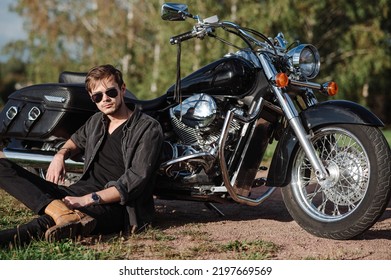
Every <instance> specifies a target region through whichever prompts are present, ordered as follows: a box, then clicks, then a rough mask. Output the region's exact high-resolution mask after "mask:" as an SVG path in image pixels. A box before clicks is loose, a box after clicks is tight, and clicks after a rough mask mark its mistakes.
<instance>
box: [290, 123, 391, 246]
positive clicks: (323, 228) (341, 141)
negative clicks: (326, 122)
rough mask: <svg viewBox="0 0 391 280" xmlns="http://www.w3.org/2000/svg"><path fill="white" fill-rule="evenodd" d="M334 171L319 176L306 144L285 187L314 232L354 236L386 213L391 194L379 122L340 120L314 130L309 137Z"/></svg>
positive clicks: (388, 157) (389, 157) (389, 162)
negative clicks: (346, 122)
mask: <svg viewBox="0 0 391 280" xmlns="http://www.w3.org/2000/svg"><path fill="white" fill-rule="evenodd" d="M311 142H312V144H313V145H314V147H315V150H316V153H317V154H318V156H319V157H320V159H321V160H322V161H323V164H324V165H325V167H326V168H327V170H328V172H329V174H330V176H329V178H328V179H326V180H325V181H324V182H320V183H319V182H318V180H317V179H316V176H315V174H314V170H313V168H312V166H311V164H310V163H309V160H308V158H307V156H306V155H305V153H304V151H303V149H302V148H301V147H299V148H298V149H297V150H296V152H295V154H294V156H293V162H292V165H291V166H292V168H291V174H292V181H291V184H290V185H289V186H287V187H285V188H282V195H283V200H284V203H285V205H286V207H287V209H288V211H289V213H290V214H291V216H292V217H293V218H294V219H295V221H296V222H297V223H298V224H299V225H300V226H301V227H302V228H304V229H305V230H306V231H308V232H310V233H311V234H314V235H316V236H320V237H324V238H331V239H351V238H353V237H356V236H357V235H360V234H361V233H363V232H364V231H366V230H367V229H368V228H370V227H371V226H372V225H373V224H374V223H375V222H376V221H377V220H378V219H379V218H380V216H381V215H382V214H383V212H384V210H385V208H386V207H387V204H388V202H389V199H390V195H391V191H390V188H391V182H390V175H391V151H390V147H389V145H388V143H387V141H386V140H385V138H384V136H383V134H382V132H381V131H380V130H379V129H378V128H376V127H370V126H364V125H345V124H336V125H333V126H325V127H322V128H318V129H316V130H315V131H314V136H313V137H312V139H311Z"/></svg>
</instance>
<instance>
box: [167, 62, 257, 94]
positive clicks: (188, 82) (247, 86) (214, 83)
mask: <svg viewBox="0 0 391 280" xmlns="http://www.w3.org/2000/svg"><path fill="white" fill-rule="evenodd" d="M257 71H259V69H256V68H255V67H254V66H253V65H252V64H251V62H249V61H247V60H245V59H243V58H241V57H237V56H232V57H224V58H222V59H220V60H217V61H215V62H212V63H210V64H208V65H206V66H204V67H202V68H201V69H199V70H197V71H196V72H194V73H192V74H190V75H188V76H186V77H185V78H183V79H182V81H181V88H182V90H181V93H182V95H192V94H194V93H206V94H210V95H225V96H230V97H236V98H242V97H244V96H246V95H247V94H249V92H250V91H251V89H253V88H254V86H255V85H256V77H257ZM174 90H175V85H173V86H171V87H170V88H169V89H168V91H167V94H168V95H169V96H171V95H173V94H174Z"/></svg>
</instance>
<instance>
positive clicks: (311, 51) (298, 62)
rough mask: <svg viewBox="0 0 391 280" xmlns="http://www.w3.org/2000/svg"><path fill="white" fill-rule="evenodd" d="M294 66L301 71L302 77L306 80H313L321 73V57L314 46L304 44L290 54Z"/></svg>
mask: <svg viewBox="0 0 391 280" xmlns="http://www.w3.org/2000/svg"><path fill="white" fill-rule="evenodd" d="M288 56H289V57H290V58H291V61H292V64H293V66H294V67H295V68H296V69H300V73H301V75H303V77H304V78H306V79H313V78H315V77H316V76H317V75H318V73H319V68H320V56H319V52H318V50H317V49H316V48H315V47H314V46H313V45H308V44H302V45H299V46H297V47H296V48H294V49H292V50H290V51H289V52H288Z"/></svg>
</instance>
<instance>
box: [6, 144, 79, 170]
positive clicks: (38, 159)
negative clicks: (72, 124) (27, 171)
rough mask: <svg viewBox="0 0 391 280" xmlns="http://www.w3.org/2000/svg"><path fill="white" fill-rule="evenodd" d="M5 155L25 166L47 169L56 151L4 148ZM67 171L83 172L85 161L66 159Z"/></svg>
mask: <svg viewBox="0 0 391 280" xmlns="http://www.w3.org/2000/svg"><path fill="white" fill-rule="evenodd" d="M3 154H4V157H5V158H7V159H9V160H11V161H13V162H15V163H17V164H19V165H21V166H23V167H30V168H42V169H47V168H48V167H49V164H50V163H51V162H52V160H53V156H54V152H51V151H42V150H26V149H12V148H4V149H3ZM65 166H66V170H67V172H78V173H81V172H83V166H84V162H80V161H74V160H72V159H67V160H66V161H65Z"/></svg>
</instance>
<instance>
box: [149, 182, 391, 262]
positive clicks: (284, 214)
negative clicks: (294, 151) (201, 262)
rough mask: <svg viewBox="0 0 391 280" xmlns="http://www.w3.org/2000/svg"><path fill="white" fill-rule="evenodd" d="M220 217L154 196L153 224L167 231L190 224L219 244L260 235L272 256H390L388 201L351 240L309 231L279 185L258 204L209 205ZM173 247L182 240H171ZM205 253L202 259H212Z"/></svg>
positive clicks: (195, 205)
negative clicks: (272, 249) (295, 217)
mask: <svg viewBox="0 0 391 280" xmlns="http://www.w3.org/2000/svg"><path fill="white" fill-rule="evenodd" d="M215 206H217V207H218V208H219V210H220V211H222V212H223V213H224V215H225V216H224V217H221V216H219V215H218V213H217V212H215V211H212V210H210V209H209V208H208V207H207V206H206V205H205V204H204V203H202V202H188V201H186V202H185V201H166V200H161V201H160V200H157V201H156V208H157V212H158V213H157V221H158V226H159V227H161V228H163V230H164V231H165V232H167V233H170V232H178V231H180V230H184V228H189V227H192V226H193V227H196V228H197V230H199V231H200V232H203V233H205V234H206V235H208V238H209V239H212V240H215V241H216V242H220V243H224V242H225V243H227V242H230V241H235V240H241V241H243V240H247V241H249V240H263V241H269V242H272V243H274V244H276V245H277V246H278V248H279V250H278V251H277V253H276V255H275V256H273V259H277V260H303V259H322V260H325V259H333V260H335V259H338V260H340V259H342V260H391V203H389V205H388V207H387V209H386V211H385V213H384V214H383V216H382V217H381V218H380V220H379V221H378V222H377V223H376V224H375V225H374V226H373V227H372V228H370V229H369V230H368V231H367V232H365V233H364V234H363V235H362V236H360V237H359V238H357V239H355V240H344V241H340V240H329V239H324V238H319V237H316V236H313V235H311V234H309V233H307V232H306V231H304V230H303V229H302V228H300V227H299V226H298V224H297V223H296V222H295V221H294V220H293V219H292V218H291V216H290V215H289V213H288V211H287V210H286V208H285V205H284V203H283V201H282V197H281V193H280V190H278V189H277V190H276V191H275V192H274V193H273V195H272V196H271V197H270V198H269V199H268V200H266V201H265V202H264V203H263V204H261V205H260V206H257V207H250V206H245V205H238V204H215ZM176 242H178V246H180V243H181V242H187V241H186V240H182V241H181V240H177V241H176ZM218 257H219V256H218V255H213V252H208V256H207V258H208V259H215V258H218Z"/></svg>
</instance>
